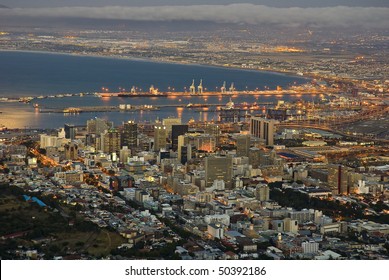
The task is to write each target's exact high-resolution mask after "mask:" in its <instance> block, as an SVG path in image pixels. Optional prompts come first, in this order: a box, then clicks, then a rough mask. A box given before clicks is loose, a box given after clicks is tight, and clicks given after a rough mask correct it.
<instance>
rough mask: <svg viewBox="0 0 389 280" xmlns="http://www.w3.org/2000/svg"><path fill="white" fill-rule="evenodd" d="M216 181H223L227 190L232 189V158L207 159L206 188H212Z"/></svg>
mask: <svg viewBox="0 0 389 280" xmlns="http://www.w3.org/2000/svg"><path fill="white" fill-rule="evenodd" d="M215 180H223V181H224V182H225V186H226V188H227V189H231V188H232V158H231V157H207V158H206V159H205V184H206V187H207V188H209V187H211V186H212V184H213V182H214V181H215Z"/></svg>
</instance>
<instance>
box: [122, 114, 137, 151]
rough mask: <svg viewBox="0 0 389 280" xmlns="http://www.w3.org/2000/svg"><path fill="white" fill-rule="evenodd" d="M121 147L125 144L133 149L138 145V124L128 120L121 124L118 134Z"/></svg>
mask: <svg viewBox="0 0 389 280" xmlns="http://www.w3.org/2000/svg"><path fill="white" fill-rule="evenodd" d="M120 137H121V138H120V139H121V140H120V141H121V147H123V146H127V147H129V148H130V149H133V148H135V147H137V146H138V124H137V123H135V122H133V121H129V122H127V123H125V124H124V125H123V128H122V131H121V134H120Z"/></svg>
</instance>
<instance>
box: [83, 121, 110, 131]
mask: <svg viewBox="0 0 389 280" xmlns="http://www.w3.org/2000/svg"><path fill="white" fill-rule="evenodd" d="M112 127H113V122H109V121H107V120H104V119H100V118H95V119H91V120H88V121H86V128H87V131H88V133H89V134H101V133H104V131H106V130H109V129H111V128H112Z"/></svg>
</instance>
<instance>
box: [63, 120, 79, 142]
mask: <svg viewBox="0 0 389 280" xmlns="http://www.w3.org/2000/svg"><path fill="white" fill-rule="evenodd" d="M64 128H65V138H66V139H70V140H74V139H75V138H76V127H75V126H74V125H73V124H65V127H64Z"/></svg>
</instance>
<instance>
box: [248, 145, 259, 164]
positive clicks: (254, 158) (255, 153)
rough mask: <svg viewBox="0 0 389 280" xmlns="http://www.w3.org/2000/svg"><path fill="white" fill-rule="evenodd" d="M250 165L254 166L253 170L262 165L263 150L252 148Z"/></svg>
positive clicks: (250, 150)
mask: <svg viewBox="0 0 389 280" xmlns="http://www.w3.org/2000/svg"><path fill="white" fill-rule="evenodd" d="M249 164H251V165H252V166H253V168H258V167H259V166H260V165H261V150H260V149H258V148H256V147H252V148H250V149H249Z"/></svg>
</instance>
